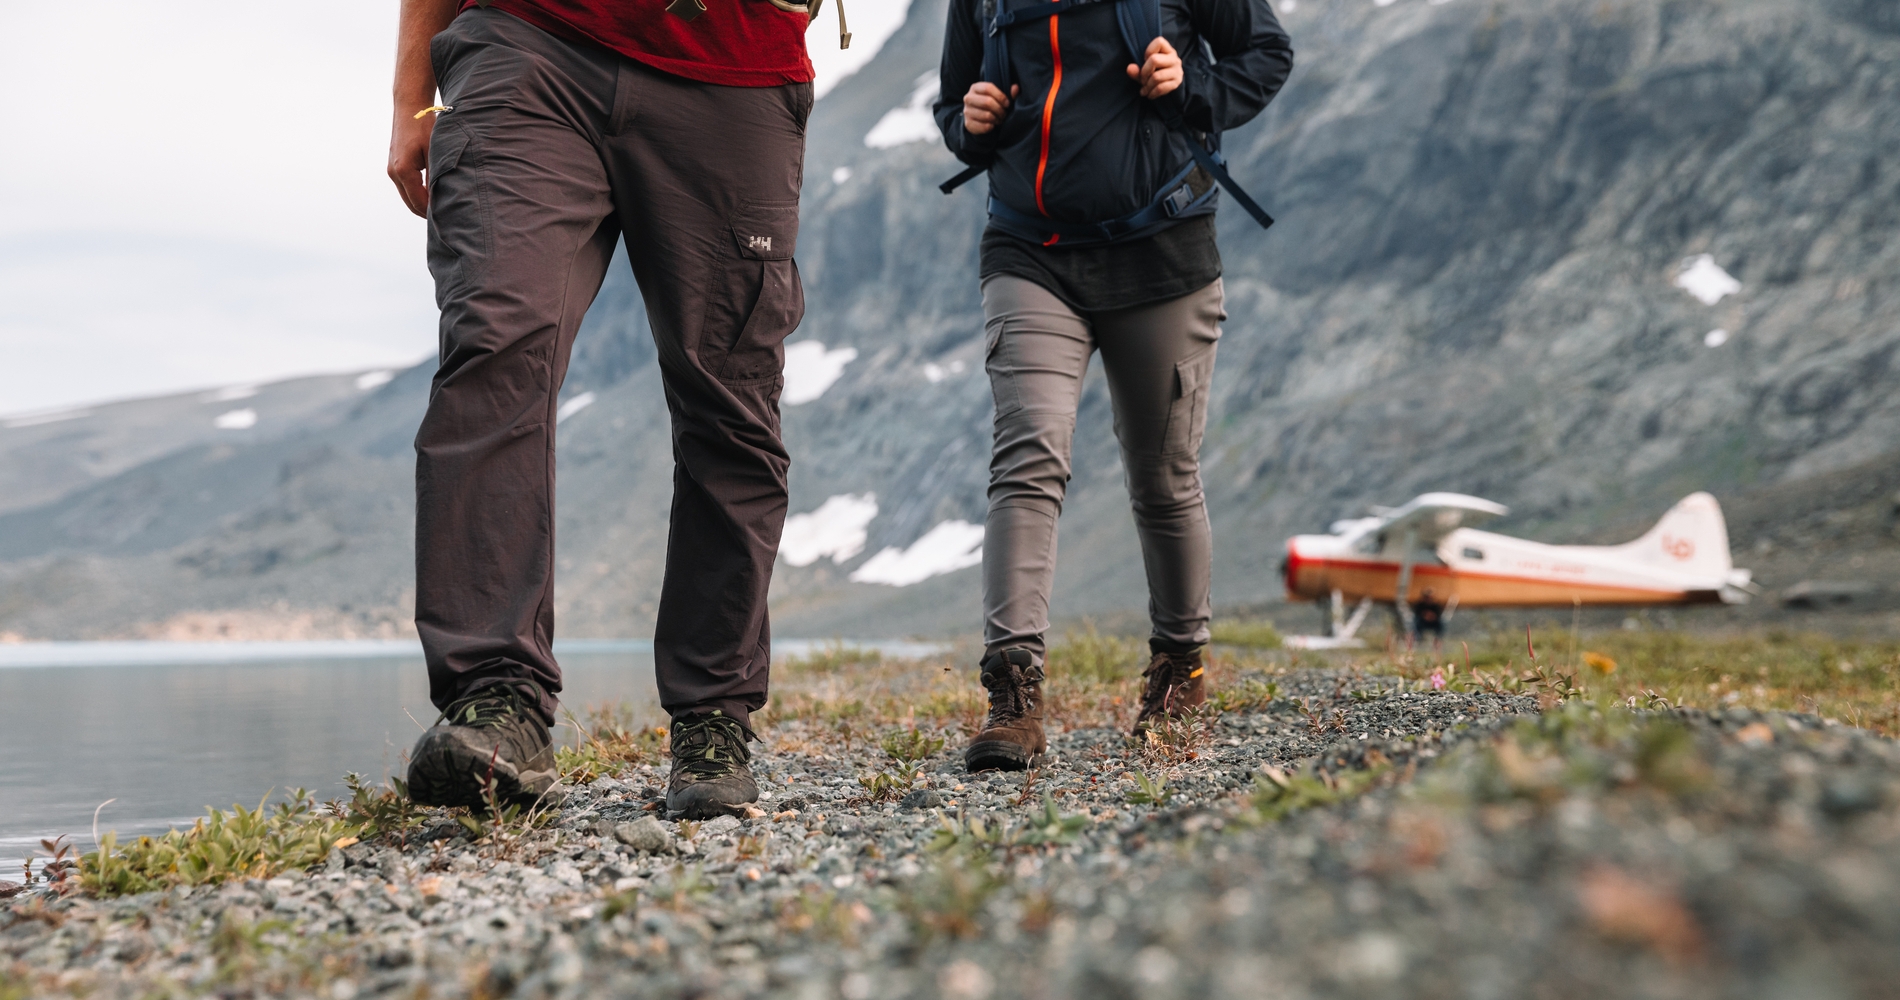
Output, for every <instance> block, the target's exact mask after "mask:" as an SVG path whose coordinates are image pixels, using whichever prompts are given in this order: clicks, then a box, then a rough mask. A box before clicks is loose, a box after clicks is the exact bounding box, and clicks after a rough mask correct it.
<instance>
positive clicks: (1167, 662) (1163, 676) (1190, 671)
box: [1134, 649, 1207, 736]
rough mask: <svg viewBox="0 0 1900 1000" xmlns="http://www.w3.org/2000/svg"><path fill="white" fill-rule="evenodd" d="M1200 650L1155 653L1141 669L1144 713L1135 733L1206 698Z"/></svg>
mask: <svg viewBox="0 0 1900 1000" xmlns="http://www.w3.org/2000/svg"><path fill="white" fill-rule="evenodd" d="M1201 673H1202V667H1201V651H1200V650H1198V649H1196V650H1195V651H1193V652H1192V653H1156V654H1155V655H1154V659H1152V660H1150V661H1148V669H1146V670H1143V671H1142V672H1141V714H1140V715H1138V716H1136V717H1135V728H1134V734H1135V735H1136V736H1140V735H1141V734H1142V733H1144V732H1146V731H1147V729H1148V726H1149V725H1150V724H1151V723H1153V722H1154V721H1155V720H1156V719H1160V718H1164V717H1165V718H1169V719H1179V718H1181V717H1182V716H1184V715H1187V714H1188V713H1190V712H1192V711H1194V710H1195V709H1197V708H1199V707H1201V706H1202V705H1203V704H1205V703H1206V702H1207V685H1206V684H1205V683H1203V682H1202V678H1201Z"/></svg>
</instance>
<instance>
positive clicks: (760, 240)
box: [745, 236, 772, 251]
mask: <svg viewBox="0 0 1900 1000" xmlns="http://www.w3.org/2000/svg"><path fill="white" fill-rule="evenodd" d="M745 245H746V249H747V250H764V251H770V250H771V249H772V237H770V236H748V237H746V238H745Z"/></svg>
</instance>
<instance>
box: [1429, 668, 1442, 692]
mask: <svg viewBox="0 0 1900 1000" xmlns="http://www.w3.org/2000/svg"><path fill="white" fill-rule="evenodd" d="M1444 689H1445V672H1444V671H1443V670H1434V671H1432V690H1433V691H1443V690H1444Z"/></svg>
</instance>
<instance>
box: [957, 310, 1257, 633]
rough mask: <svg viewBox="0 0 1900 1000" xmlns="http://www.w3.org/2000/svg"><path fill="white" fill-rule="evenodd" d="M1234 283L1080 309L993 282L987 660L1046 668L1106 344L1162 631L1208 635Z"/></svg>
mask: <svg viewBox="0 0 1900 1000" xmlns="http://www.w3.org/2000/svg"><path fill="white" fill-rule="evenodd" d="M1221 302H1222V297H1221V283H1220V281H1219V279H1216V280H1215V281H1214V282H1213V283H1212V284H1210V285H1207V286H1206V287H1204V288H1201V289H1198V290H1196V291H1192V292H1189V293H1188V294H1186V295H1183V296H1181V297H1179V298H1175V299H1168V300H1166V301H1163V302H1155V303H1151V304H1149V305H1143V306H1135V307H1133V308H1129V309H1116V310H1112V311H1107V312H1094V313H1077V312H1076V311H1075V310H1074V309H1071V308H1069V306H1068V305H1067V304H1065V303H1064V302H1063V301H1062V300H1061V299H1058V298H1056V297H1055V295H1053V294H1051V293H1050V292H1049V290H1048V289H1045V288H1043V287H1042V286H1041V285H1038V284H1036V283H1035V282H1033V281H1028V280H1025V279H1023V278H1018V277H1013V276H1010V275H994V276H992V277H989V278H986V279H984V281H983V321H984V327H985V334H986V336H987V349H988V360H987V361H986V362H985V367H987V369H988V370H989V376H990V389H991V391H992V392H993V393H995V396H996V428H995V440H994V444H993V447H992V450H991V452H990V493H989V499H990V510H989V517H988V519H987V523H986V524H985V527H984V532H983V646H984V650H983V655H984V656H985V657H988V656H990V655H991V654H994V653H997V652H1000V651H1002V650H1005V649H1010V648H1012V647H1015V648H1021V649H1027V650H1029V652H1030V655H1031V656H1033V657H1034V659H1035V662H1036V663H1037V664H1041V663H1042V659H1043V651H1044V633H1045V632H1047V631H1048V629H1049V590H1050V588H1051V586H1053V584H1054V583H1055V575H1056V518H1057V517H1058V516H1059V515H1060V514H1061V513H1062V501H1063V498H1064V496H1065V495H1066V494H1067V492H1068V486H1069V447H1070V444H1071V442H1073V441H1074V439H1075V410H1076V406H1077V404H1079V403H1080V402H1081V398H1082V377H1083V376H1084V375H1085V374H1086V373H1087V372H1088V367H1089V355H1091V354H1093V353H1094V352H1095V351H1096V350H1097V349H1098V348H1099V349H1100V350H1101V352H1102V369H1103V371H1104V372H1105V373H1106V374H1107V375H1108V389H1109V396H1110V398H1111V399H1112V400H1113V402H1114V406H1115V437H1116V438H1117V439H1119V440H1120V442H1121V448H1122V467H1123V470H1124V472H1125V474H1126V476H1127V480H1128V500H1129V504H1130V506H1132V507H1133V508H1134V514H1135V534H1136V535H1137V536H1138V537H1139V538H1140V540H1141V559H1142V563H1143V564H1144V566H1145V568H1146V570H1147V575H1148V615H1149V619H1150V621H1151V623H1152V625H1153V633H1152V635H1153V638H1154V640H1158V644H1159V645H1160V646H1163V647H1167V648H1172V649H1175V650H1177V651H1185V650H1186V649H1188V648H1190V647H1193V646H1198V645H1201V644H1202V643H1205V642H1207V639H1208V620H1209V615H1210V598H1209V580H1210V578H1211V576H1212V564H1213V538H1212V535H1211V534H1210V532H1209V530H1208V524H1207V504H1206V502H1205V501H1204V500H1203V499H1202V493H1201V433H1202V430H1203V429H1204V428H1205V427H1206V426H1207V390H1208V382H1209V380H1210V379H1211V378H1212V377H1213V373H1214V348H1215V345H1216V344H1217V343H1218V342H1219V340H1220V322H1221V320H1224V319H1226V318H1227V313H1226V312H1224V311H1223V310H1222V307H1221Z"/></svg>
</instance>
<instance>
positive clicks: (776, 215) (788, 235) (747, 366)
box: [700, 201, 805, 382]
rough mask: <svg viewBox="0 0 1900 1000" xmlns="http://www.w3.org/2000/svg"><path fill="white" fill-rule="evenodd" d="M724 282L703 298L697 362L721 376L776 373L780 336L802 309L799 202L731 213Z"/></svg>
mask: <svg viewBox="0 0 1900 1000" xmlns="http://www.w3.org/2000/svg"><path fill="white" fill-rule="evenodd" d="M727 228H728V233H727V235H728V236H729V237H730V244H729V247H728V250H727V252H726V255H725V260H724V261H723V270H724V275H723V279H724V280H723V281H721V282H720V286H719V288H717V289H715V290H714V292H713V294H710V295H708V296H707V298H706V313H705V327H704V333H703V334H702V339H701V345H702V346H701V349H700V363H701V364H703V365H704V366H705V368H706V370H707V371H708V372H710V373H712V374H713V375H714V376H715V377H717V378H718V379H719V380H720V381H722V382H753V381H762V380H767V379H776V378H778V377H779V375H780V374H781V373H782V372H783V371H784V368H785V347H784V344H785V338H786V337H788V336H791V333H792V330H793V329H794V328H796V327H797V326H798V321H799V320H801V319H803V318H804V316H805V291H804V288H803V286H801V285H800V284H799V280H798V265H797V264H796V263H795V262H794V261H793V260H792V251H793V250H794V249H795V247H796V245H797V241H798V202H796V201H786V202H764V203H758V204H754V205H749V206H746V207H745V208H743V209H741V210H739V211H738V212H735V213H733V216H732V218H731V220H730V224H729V226H728V227H727Z"/></svg>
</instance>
